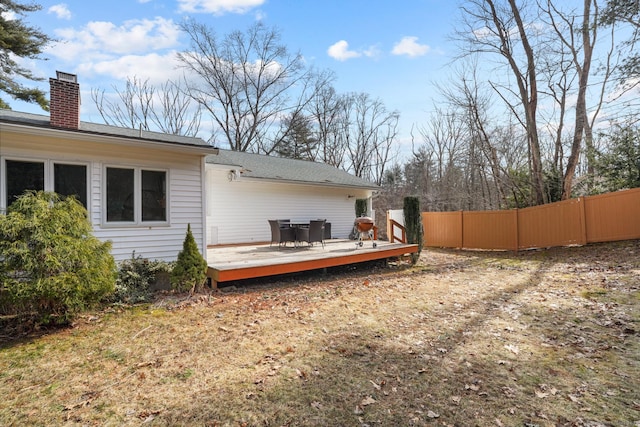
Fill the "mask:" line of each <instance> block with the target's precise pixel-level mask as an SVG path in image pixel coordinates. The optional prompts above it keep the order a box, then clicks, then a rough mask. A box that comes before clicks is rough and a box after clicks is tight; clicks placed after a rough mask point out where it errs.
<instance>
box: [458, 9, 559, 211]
mask: <svg viewBox="0 0 640 427" xmlns="http://www.w3.org/2000/svg"><path fill="white" fill-rule="evenodd" d="M462 10H463V12H464V14H465V15H464V16H465V17H464V18H463V19H464V28H463V29H462V30H460V31H459V32H458V33H457V36H458V38H459V39H460V40H461V41H463V42H464V43H465V44H466V47H465V51H464V52H463V56H468V55H470V54H474V55H475V54H478V53H490V54H497V55H500V56H501V57H502V58H503V59H504V60H505V61H506V65H507V67H508V69H509V70H510V75H511V77H513V80H514V81H515V84H516V89H515V90H512V89H511V88H510V87H506V86H503V85H501V84H500V83H494V88H495V89H496V91H497V92H498V94H499V95H500V96H501V97H502V99H503V100H504V101H505V103H506V104H507V106H508V108H509V109H510V110H511V111H512V112H513V113H514V114H515V115H516V116H517V117H519V120H520V122H521V123H522V125H523V127H524V129H525V130H526V132H527V141H528V145H529V147H528V148H529V150H528V151H529V163H530V173H531V183H532V190H533V194H534V197H535V199H534V202H535V203H536V204H543V203H545V202H546V195H545V191H544V177H543V172H542V156H541V152H540V141H539V136H538V124H537V110H538V87H537V85H538V81H537V78H538V77H537V70H536V62H535V53H534V48H533V45H532V44H531V41H530V39H529V32H528V31H527V30H528V29H530V27H529V26H528V25H527V24H526V23H525V19H524V18H523V16H522V13H523V12H526V11H527V10H528V5H527V4H526V3H524V4H521V5H516V2H515V0H506V4H504V2H502V3H501V2H500V0H497V1H494V0H471V1H468V2H466V3H465V6H463V7H462ZM514 96H515V99H516V100H514V99H513V98H514Z"/></svg>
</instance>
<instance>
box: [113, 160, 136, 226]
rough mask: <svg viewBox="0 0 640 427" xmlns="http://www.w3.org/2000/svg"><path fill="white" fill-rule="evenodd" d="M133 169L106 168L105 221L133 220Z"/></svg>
mask: <svg viewBox="0 0 640 427" xmlns="http://www.w3.org/2000/svg"><path fill="white" fill-rule="evenodd" d="M133 173H134V170H133V169H120V168H107V221H108V222H115V221H129V222H133V221H134V217H133V210H134V208H135V206H134V203H135V200H134V198H133V191H134V176H133Z"/></svg>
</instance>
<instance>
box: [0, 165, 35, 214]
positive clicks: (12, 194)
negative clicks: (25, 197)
mask: <svg viewBox="0 0 640 427" xmlns="http://www.w3.org/2000/svg"><path fill="white" fill-rule="evenodd" d="M5 170H6V177H7V198H6V204H5V206H7V207H8V206H9V205H11V203H13V202H14V201H15V200H16V199H17V198H18V197H19V196H21V195H22V193H24V192H25V191H27V190H35V191H42V190H44V162H27V161H17V160H7V162H6V169H5Z"/></svg>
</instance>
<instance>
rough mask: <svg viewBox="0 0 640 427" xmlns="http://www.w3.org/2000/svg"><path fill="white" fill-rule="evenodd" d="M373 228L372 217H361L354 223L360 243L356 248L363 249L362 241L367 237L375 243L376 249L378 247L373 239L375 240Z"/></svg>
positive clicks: (358, 242)
mask: <svg viewBox="0 0 640 427" xmlns="http://www.w3.org/2000/svg"><path fill="white" fill-rule="evenodd" d="M373 226H374V223H373V218H371V217H368V216H361V217H359V218H356V220H355V221H354V223H353V228H354V229H355V231H356V233H357V234H358V241H357V242H356V248H357V247H358V246H359V247H362V245H363V242H362V240H363V239H364V238H367V237H368V238H369V240H371V241H372V242H373V247H374V248H375V247H377V246H378V244H377V243H376V242H375V240H374V239H373V238H374V233H373V231H374V230H373Z"/></svg>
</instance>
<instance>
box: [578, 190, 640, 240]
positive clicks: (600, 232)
mask: <svg viewBox="0 0 640 427" xmlns="http://www.w3.org/2000/svg"><path fill="white" fill-rule="evenodd" d="M585 217H586V220H587V224H588V225H589V226H588V228H587V241H588V242H611V241H615V240H627V239H640V188H634V189H633V190H627V191H618V192H615V193H607V194H600V195H597V196H590V197H587V198H586V201H585Z"/></svg>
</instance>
